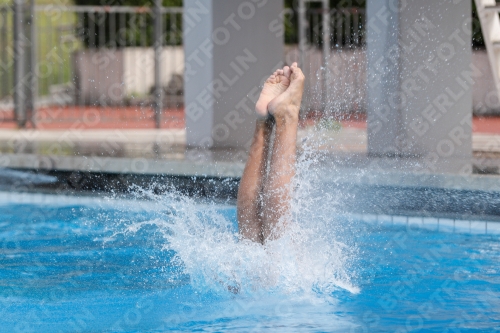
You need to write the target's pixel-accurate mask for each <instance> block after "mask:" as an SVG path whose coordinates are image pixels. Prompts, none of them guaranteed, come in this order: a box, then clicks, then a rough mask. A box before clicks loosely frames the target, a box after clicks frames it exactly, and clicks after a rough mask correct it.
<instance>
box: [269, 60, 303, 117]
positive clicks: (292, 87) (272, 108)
mask: <svg viewBox="0 0 500 333" xmlns="http://www.w3.org/2000/svg"><path fill="white" fill-rule="evenodd" d="M290 72H291V75H290V84H289V86H288V88H287V89H286V90H285V92H283V93H282V94H281V95H279V96H277V97H276V98H274V99H273V100H272V101H271V102H269V104H268V111H269V113H270V114H271V115H272V116H274V118H275V120H276V122H277V123H278V122H282V121H286V120H293V121H298V119H299V110H300V104H301V102H302V93H303V91H304V80H305V76H304V74H303V73H302V70H301V69H300V68H299V67H298V66H297V63H296V62H294V63H293V65H292V66H291V67H290Z"/></svg>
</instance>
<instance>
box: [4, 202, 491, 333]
mask: <svg viewBox="0 0 500 333" xmlns="http://www.w3.org/2000/svg"><path fill="white" fill-rule="evenodd" d="M0 199H1V200H0V202H2V205H1V206H0V242H1V243H0V244H1V246H0V251H1V253H2V255H1V256H0V286H1V287H0V304H1V305H0V327H1V329H0V331H2V332H167V331H173V332H192V331H200V332H212V331H217V332H262V331H276V332H388V331H390V332H410V331H411V332H415V331H426V332H491V331H495V330H500V265H499V263H500V231H499V229H500V228H498V226H500V224H495V223H491V224H488V228H487V230H485V224H479V227H478V228H475V227H474V226H472V227H471V223H470V222H469V221H453V220H440V221H439V220H436V219H431V218H425V219H424V218H413V219H412V218H411V217H410V218H407V217H390V216H388V217H373V216H372V217H369V216H349V215H342V216H341V215H339V216H337V217H333V216H330V218H328V219H319V218H316V217H315V215H314V214H319V213H318V212H316V213H315V212H308V214H309V216H310V219H308V220H307V221H309V222H304V224H303V225H302V226H301V228H300V229H298V230H297V231H296V232H297V233H296V234H295V235H296V236H297V235H299V236H300V241H299V240H298V238H293V237H291V238H290V239H285V240H284V241H282V242H280V243H277V244H273V245H270V246H269V248H267V249H263V247H261V246H257V245H253V244H248V243H246V242H238V240H237V237H236V234H235V232H236V217H235V215H236V211H235V207H234V206H231V205H228V204H221V203H217V204H213V203H208V202H199V201H196V200H193V199H190V198H186V197H183V196H181V195H177V194H175V195H174V194H172V195H162V196H161V197H155V198H153V200H144V201H143V200H139V199H134V200H129V199H103V198H88V197H83V198H76V197H64V196H56V195H45V194H12V193H2V194H0ZM150 199H151V198H150ZM321 213H322V214H326V215H328V214H331V212H330V211H326V212H321ZM310 221H314V222H310ZM422 222H423V223H422ZM304 239H305V240H306V241H305V242H302V240H304ZM297 249H298V250H299V251H297ZM281 251H282V252H281ZM288 257H290V258H288ZM288 260H290V261H288ZM292 262H298V263H297V264H296V267H291V265H292V264H291V263H292Z"/></svg>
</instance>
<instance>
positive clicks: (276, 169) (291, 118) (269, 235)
mask: <svg viewBox="0 0 500 333" xmlns="http://www.w3.org/2000/svg"><path fill="white" fill-rule="evenodd" d="M291 72H292V73H291V76H290V81H291V82H290V86H289V87H288V88H287V90H286V91H285V92H284V93H282V94H281V95H279V96H278V97H276V98H275V99H273V100H272V101H271V102H270V103H269V106H268V109H269V113H270V114H271V115H273V116H274V119H275V122H276V131H275V137H274V145H273V149H272V156H271V161H270V166H269V175H268V177H267V180H266V182H265V183H264V187H263V207H262V209H263V216H264V219H263V226H262V234H263V235H262V236H263V239H264V241H266V240H267V239H275V238H278V237H279V236H280V235H281V233H282V231H283V230H282V228H284V227H286V224H287V223H288V221H289V220H290V204H291V199H292V191H293V189H292V186H293V184H292V179H293V177H294V176H295V162H296V144H297V129H298V122H299V110H300V104H301V101H302V92H303V90H304V75H303V73H302V71H301V70H300V68H298V67H297V64H296V63H294V64H293V65H292V66H291Z"/></svg>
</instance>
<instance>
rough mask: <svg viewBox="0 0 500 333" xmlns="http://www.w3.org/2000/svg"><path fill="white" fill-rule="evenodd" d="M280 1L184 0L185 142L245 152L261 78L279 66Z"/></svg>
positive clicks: (281, 28) (281, 8)
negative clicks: (242, 149)
mask: <svg viewBox="0 0 500 333" xmlns="http://www.w3.org/2000/svg"><path fill="white" fill-rule="evenodd" d="M282 11H283V1H281V0H247V1H244V0H231V1H228V0H185V1H184V20H183V29H184V51H185V64H186V67H185V71H184V81H185V82H184V91H185V106H186V107H185V110H186V131H187V144H188V145H189V146H191V147H203V148H227V147H232V148H245V147H247V146H248V145H249V141H250V140H251V137H252V133H253V130H254V126H255V119H256V118H255V115H254V111H253V110H254V106H255V101H256V98H257V97H258V95H259V93H260V87H259V86H260V85H261V84H262V82H263V79H264V78H265V77H267V76H269V75H270V74H271V73H272V72H273V71H274V69H276V68H278V67H280V66H282V59H283V54H284V45H283V21H282V16H280V14H281V13H282Z"/></svg>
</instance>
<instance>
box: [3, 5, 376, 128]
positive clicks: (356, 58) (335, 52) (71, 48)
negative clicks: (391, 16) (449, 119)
mask: <svg viewBox="0 0 500 333" xmlns="http://www.w3.org/2000/svg"><path fill="white" fill-rule="evenodd" d="M156 2H158V1H156ZM23 11H24V13H25V14H23V15H26V14H28V16H30V13H33V15H32V16H31V22H30V24H29V26H25V27H24V30H23V33H21V34H20V35H21V38H20V39H18V40H17V41H18V44H16V43H15V41H16V40H15V38H14V36H15V34H14V31H13V26H14V15H13V13H14V11H13V8H12V7H11V6H1V7H0V48H1V50H2V52H1V53H0V65H1V66H0V82H1V87H0V122H6V121H9V122H12V123H14V121H17V124H18V126H19V127H23V126H24V125H27V126H28V127H36V128H58V127H61V128H62V127H65V128H67V127H71V126H79V127H82V126H83V127H93V126H100V127H104V128H110V127H117V126H120V127H141V128H148V127H157V128H163V127H166V126H176V127H181V126H182V125H183V120H182V108H183V91H184V89H183V88H184V87H183V70H184V53H183V48H182V8H178V7H154V6H153V7H129V6H114V7H107V6H55V5H44V6H30V5H29V4H26V5H24V7H23ZM158 13H160V14H158ZM304 13H305V15H304V17H303V18H302V19H301V20H299V23H301V24H302V25H301V26H299V27H296V29H298V30H299V34H298V35H300V36H302V41H301V43H300V45H299V47H293V46H287V50H288V53H287V57H286V62H291V61H299V60H302V66H303V68H304V72H305V74H306V77H307V84H306V89H307V93H306V96H307V97H306V99H305V103H304V104H305V106H306V109H307V110H312V111H322V112H350V111H360V110H363V108H364V100H363V97H360V96H364V94H362V93H360V92H362V91H363V89H364V85H365V81H366V78H365V71H364V68H365V65H364V53H363V52H362V51H361V50H363V46H364V42H365V41H364V40H365V33H364V25H365V20H366V18H365V11H364V9H361V8H344V9H336V8H335V9H328V12H327V13H325V10H324V9H323V10H322V9H317V8H307V9H306V11H305V12H304ZM325 14H327V15H325ZM286 15H293V13H292V12H291V11H289V12H288V13H287V14H286ZM325 22H329V23H328V25H327V26H326V29H325ZM301 31H302V33H301ZM325 32H326V35H325ZM326 36H329V38H326ZM325 43H326V44H329V45H330V46H329V47H326V48H325ZM15 45H18V47H21V49H20V50H21V51H18V52H19V53H20V54H24V60H23V66H21V67H22V69H23V70H24V74H23V73H20V72H19V71H17V72H16V71H15V70H14V69H15V66H14V63H15V61H14V60H15V59H16V57H15V56H14V55H15V54H16V51H15V50H16V48H15ZM325 50H326V52H325ZM17 63H18V64H19V60H18V62H17ZM29 73H34V75H28V74H29ZM16 77H17V81H16ZM16 91H17V92H18V96H19V98H20V97H23V96H24V97H25V98H24V99H22V101H24V102H25V103H20V104H21V108H22V109H23V110H20V109H19V108H18V106H16V108H17V109H16V112H14V107H15V103H14V101H15V96H16ZM332 110H333V111H332ZM20 111H22V112H20ZM15 115H17V118H16V117H15Z"/></svg>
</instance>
